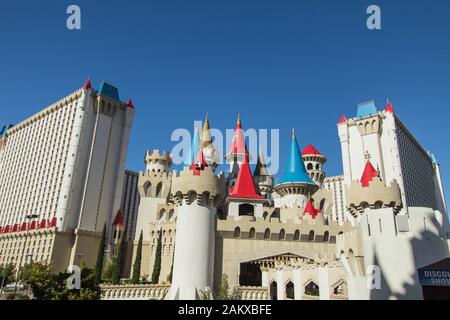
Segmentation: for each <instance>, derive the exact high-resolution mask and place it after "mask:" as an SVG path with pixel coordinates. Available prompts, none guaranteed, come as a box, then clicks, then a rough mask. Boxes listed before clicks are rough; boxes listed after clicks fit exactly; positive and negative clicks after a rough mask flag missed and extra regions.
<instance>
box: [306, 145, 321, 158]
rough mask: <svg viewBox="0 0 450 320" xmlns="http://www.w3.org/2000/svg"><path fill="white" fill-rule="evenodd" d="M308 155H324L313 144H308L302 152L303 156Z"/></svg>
mask: <svg viewBox="0 0 450 320" xmlns="http://www.w3.org/2000/svg"><path fill="white" fill-rule="evenodd" d="M306 155H320V156H321V155H322V154H321V153H320V152H319V150H317V149H316V148H315V147H314V146H313V145H312V144H308V145H307V146H306V147H305V149H303V151H302V156H306Z"/></svg>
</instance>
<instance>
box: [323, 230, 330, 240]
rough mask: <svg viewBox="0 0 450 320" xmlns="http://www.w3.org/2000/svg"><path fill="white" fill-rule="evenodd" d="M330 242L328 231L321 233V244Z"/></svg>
mask: <svg viewBox="0 0 450 320" xmlns="http://www.w3.org/2000/svg"><path fill="white" fill-rule="evenodd" d="M328 241H330V233H329V232H328V231H325V232H324V233H323V242H328Z"/></svg>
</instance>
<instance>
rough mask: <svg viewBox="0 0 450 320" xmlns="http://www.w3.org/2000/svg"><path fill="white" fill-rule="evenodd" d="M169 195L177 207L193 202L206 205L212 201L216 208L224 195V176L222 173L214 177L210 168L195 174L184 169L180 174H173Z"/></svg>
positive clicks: (175, 172)
mask: <svg viewBox="0 0 450 320" xmlns="http://www.w3.org/2000/svg"><path fill="white" fill-rule="evenodd" d="M171 194H172V199H173V201H174V203H175V205H177V206H180V205H182V204H183V203H185V204H188V205H189V204H191V203H193V202H196V203H197V204H199V205H207V204H208V203H209V202H210V201H214V206H216V207H217V206H219V205H220V204H221V202H222V201H223V197H224V194H225V176H224V175H223V173H220V174H219V175H216V174H215V172H214V170H212V169H211V168H210V167H205V168H204V169H203V170H199V171H197V172H194V171H192V170H190V169H189V168H188V167H186V168H184V169H183V170H182V171H181V172H177V171H174V172H173V174H172V191H171Z"/></svg>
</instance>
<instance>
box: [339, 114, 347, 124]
mask: <svg viewBox="0 0 450 320" xmlns="http://www.w3.org/2000/svg"><path fill="white" fill-rule="evenodd" d="M345 122H347V118H346V117H345V116H344V115H342V116H341V117H340V118H339V121H338V124H341V123H345Z"/></svg>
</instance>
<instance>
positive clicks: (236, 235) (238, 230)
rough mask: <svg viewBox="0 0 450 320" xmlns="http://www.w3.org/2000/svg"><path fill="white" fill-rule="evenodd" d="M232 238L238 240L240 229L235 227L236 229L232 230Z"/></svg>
mask: <svg viewBox="0 0 450 320" xmlns="http://www.w3.org/2000/svg"><path fill="white" fill-rule="evenodd" d="M234 237H235V238H240V237H241V228H239V227H236V228H235V229H234Z"/></svg>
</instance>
